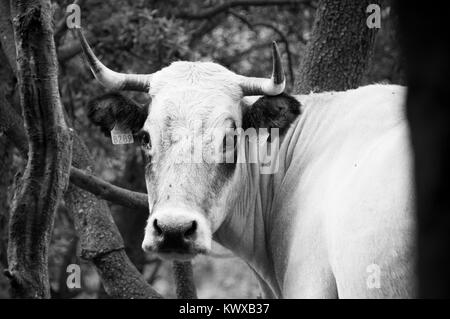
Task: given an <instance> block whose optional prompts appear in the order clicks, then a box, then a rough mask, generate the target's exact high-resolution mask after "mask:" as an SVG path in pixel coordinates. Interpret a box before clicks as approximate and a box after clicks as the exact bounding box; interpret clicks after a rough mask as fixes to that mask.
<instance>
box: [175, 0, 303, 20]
mask: <svg viewBox="0 0 450 319" xmlns="http://www.w3.org/2000/svg"><path fill="white" fill-rule="evenodd" d="M303 2H306V1H303V0H232V1H228V2H224V3H222V4H219V5H217V6H215V7H211V8H207V9H204V10H203V11H200V12H196V13H193V12H183V11H182V12H178V13H177V14H176V15H175V17H176V18H180V19H186V20H201V19H211V18H213V17H214V16H216V15H218V14H219V13H222V12H225V11H228V10H229V9H231V8H235V7H249V6H252V7H264V6H285V5H297V4H300V3H303Z"/></svg>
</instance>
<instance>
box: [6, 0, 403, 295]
mask: <svg viewBox="0 0 450 319" xmlns="http://www.w3.org/2000/svg"><path fill="white" fill-rule="evenodd" d="M70 3H71V1H54V15H55V21H61V20H62V19H63V18H64V14H65V8H66V6H67V5H68V4H70ZM220 4H222V2H221V1H213V0H204V1H181V0H160V1H157V0H153V1H152V0H116V1H103V0H84V1H79V5H80V7H81V25H82V27H83V28H84V31H85V34H86V36H87V38H88V41H89V42H90V43H91V45H92V47H93V49H94V51H95V53H96V55H97V56H98V57H99V58H100V59H101V61H102V62H103V63H104V64H105V65H107V66H108V67H110V68H111V69H114V70H117V71H120V72H135V73H152V72H155V71H157V70H159V69H160V68H162V67H164V66H167V65H168V64H170V63H171V62H173V61H177V60H190V61H214V62H218V63H220V64H222V65H224V66H225V67H227V68H229V69H231V70H233V71H235V72H237V73H239V74H242V75H248V76H268V75H269V73H270V71H271V67H272V66H271V50H270V48H271V46H270V44H271V42H272V41H273V40H276V41H277V42H278V44H279V47H280V51H281V54H282V58H283V60H284V66H285V70H286V73H287V77H288V82H287V84H288V88H287V91H292V89H293V87H294V83H295V79H296V70H297V69H298V65H299V64H300V60H301V58H302V54H303V52H304V50H305V44H306V43H307V42H308V40H309V37H310V34H311V28H312V25H313V19H314V16H315V10H316V8H317V1H314V0H311V1H282V4H279V5H270V6H254V5H252V6H248V7H246V6H236V7H231V8H227V9H226V10H222V11H220V10H219V11H218V12H212V11H211V10H210V8H213V7H214V8H217V6H220ZM396 23H397V19H396V16H394V15H393V13H392V10H391V4H390V1H385V2H384V3H383V5H382V27H381V29H380V30H379V31H378V33H377V35H376V41H375V49H374V52H373V57H372V62H371V64H370V67H369V68H368V69H367V71H366V74H365V75H364V80H363V83H364V84H368V83H375V82H378V83H380V82H382V83H397V84H404V70H403V67H402V65H403V61H402V60H401V58H400V55H399V47H398V41H397V35H396V33H395V30H396V28H395V25H396ZM57 27H58V25H57V24H56V26H55V28H57ZM56 41H57V47H58V48H59V49H58V58H59V62H60V79H59V88H60V93H61V98H62V102H63V105H64V107H65V108H66V111H67V114H68V116H69V121H71V126H72V127H73V128H74V129H75V130H76V131H77V132H78V134H79V135H80V137H81V138H82V139H83V140H84V141H85V142H86V144H87V146H88V148H89V150H90V152H91V154H92V155H93V157H94V162H95V163H96V167H95V171H96V173H97V174H98V176H100V177H101V178H103V179H105V180H106V181H108V182H111V183H113V184H115V185H119V186H121V187H124V188H127V189H130V190H134V191H139V192H145V191H146V189H145V181H144V173H143V164H142V163H143V157H142V154H141V151H140V149H139V147H136V146H134V145H121V146H114V145H112V143H111V141H110V139H108V138H107V137H105V136H104V135H103V134H102V133H101V132H100V130H99V129H98V128H97V127H95V126H93V125H92V124H90V122H89V120H88V119H87V110H86V107H85V106H86V104H87V103H88V101H89V100H91V99H93V98H95V97H97V96H99V95H101V94H103V93H105V91H104V89H103V88H102V87H101V86H100V85H99V84H98V83H97V82H96V81H95V80H94V79H93V77H92V75H91V73H90V72H89V70H88V69H87V67H86V65H85V63H84V62H83V60H82V59H81V56H80V54H79V53H80V51H79V46H78V45H77V41H75V39H74V37H73V36H72V34H71V33H70V32H61V34H60V35H58V34H57V37H56ZM0 54H1V53H0ZM0 58H1V57H0ZM1 85H3V86H11V88H12V87H13V86H14V85H15V83H4V82H3V83H2V84H1ZM127 94H128V95H129V96H130V97H132V98H134V99H135V100H137V101H139V102H141V103H149V102H150V101H149V98H148V97H147V96H145V95H144V94H137V93H135V94H133V93H127ZM25 164H26V162H25V161H24V160H23V159H21V157H20V156H19V155H18V153H16V151H15V150H14V148H13V147H11V146H10V145H8V142H7V141H6V140H5V139H0V177H1V179H0V230H1V231H0V234H1V236H2V238H1V240H0V242H1V247H0V254H1V255H0V257H1V258H0V261H1V263H0V264H1V266H0V268H2V267H5V265H6V245H7V244H6V240H7V231H6V228H7V211H8V210H9V205H10V202H11V193H12V187H11V186H10V185H11V184H13V180H14V173H15V172H21V171H23V169H24V165H25ZM6 167H8V169H7V170H5V169H3V168H6ZM10 167H12V168H13V169H10ZM110 205H111V207H110V208H111V211H112V212H113V217H114V220H115V222H116V224H117V225H118V227H119V229H120V232H121V234H122V236H123V238H124V241H125V244H126V250H127V253H128V255H129V257H130V259H131V260H132V262H133V263H134V264H135V265H136V267H137V268H138V270H140V271H141V272H142V273H143V274H144V276H145V278H146V280H147V281H148V282H149V283H151V284H152V285H153V286H154V288H155V289H156V290H157V291H158V292H159V293H161V294H163V295H164V296H167V297H175V285H174V282H173V273H172V265H171V263H167V262H161V261H160V260H158V259H157V258H155V257H154V256H152V255H148V254H147V255H146V254H144V253H143V251H142V250H141V242H142V239H143V234H144V227H145V221H146V218H147V214H148V213H147V212H146V211H139V210H132V209H129V208H124V207H121V206H117V205H113V204H110ZM214 252H215V253H216V254H218V255H220V256H222V257H220V258H212V257H204V256H202V257H198V258H197V259H195V260H194V276H195V281H196V286H197V290H198V296H199V298H257V297H258V296H259V295H260V290H259V286H258V283H257V282H256V280H255V278H254V276H253V274H252V272H251V270H250V269H249V268H248V266H247V265H246V264H245V263H244V262H243V261H241V260H239V259H238V258H236V257H234V256H233V255H232V253H231V252H228V251H226V250H225V249H224V248H222V247H220V246H218V245H217V246H215V249H214ZM49 263H50V276H51V278H50V279H51V285H52V296H53V297H55V298H102V297H106V295H105V293H104V291H103V289H102V287H101V282H100V277H99V276H98V274H97V273H96V270H95V269H94V267H93V266H91V265H89V264H88V263H86V262H84V261H82V260H81V259H79V258H77V237H76V234H75V230H74V227H73V222H72V220H71V215H70V213H69V212H68V211H67V208H66V207H65V206H64V203H63V204H62V205H61V207H60V208H59V210H58V214H57V217H56V220H55V228H54V236H53V239H52V245H51V251H50V260H49ZM73 263H75V264H79V265H81V267H82V276H81V279H82V285H81V289H73V290H70V289H68V288H67V285H66V278H67V273H66V268H67V265H69V264H73ZM0 270H3V269H0ZM8 285H9V282H8V280H7V279H6V278H5V277H4V276H0V298H8Z"/></svg>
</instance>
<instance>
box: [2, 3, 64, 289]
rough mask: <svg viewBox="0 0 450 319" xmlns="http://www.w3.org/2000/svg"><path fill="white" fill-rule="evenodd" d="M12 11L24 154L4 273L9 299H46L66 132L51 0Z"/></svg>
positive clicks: (14, 6) (19, 7)
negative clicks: (25, 139)
mask: <svg viewBox="0 0 450 319" xmlns="http://www.w3.org/2000/svg"><path fill="white" fill-rule="evenodd" d="M11 9H12V11H13V12H14V15H15V19H14V21H15V23H14V36H15V40H16V52H17V56H18V59H17V61H18V62H17V70H18V71H17V72H18V79H19V91H20V99H21V105H22V109H23V114H24V121H25V129H26V133H27V136H28V145H29V154H28V163H27V167H26V169H25V172H24V174H23V176H22V178H21V180H20V181H19V183H18V187H17V189H16V193H15V196H14V200H13V202H12V209H11V216H10V227H9V242H8V265H9V270H8V272H7V275H8V277H9V278H10V280H11V288H12V295H13V296H14V297H21V298H49V297H50V284H49V279H48V249H49V244H50V238H51V235H52V229H53V220H54V215H55V212H56V208H57V205H58V203H59V200H60V199H61V197H62V195H63V192H64V190H65V188H66V186H67V184H68V176H69V168H70V162H71V138H70V136H71V135H70V133H69V130H68V128H67V125H66V124H65V121H64V116H63V110H62V106H61V102H60V100H59V92H58V79H57V76H58V71H57V60H56V53H55V45H54V42H53V31H52V25H51V21H52V10H51V4H50V1H48V0H47V1H44V0H41V1H17V2H14V4H13V6H12V8H11Z"/></svg>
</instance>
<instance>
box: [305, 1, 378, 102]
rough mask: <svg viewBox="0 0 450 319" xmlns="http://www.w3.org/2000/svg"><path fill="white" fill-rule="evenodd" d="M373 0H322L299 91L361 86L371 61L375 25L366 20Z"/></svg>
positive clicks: (373, 2)
mask: <svg viewBox="0 0 450 319" xmlns="http://www.w3.org/2000/svg"><path fill="white" fill-rule="evenodd" d="M377 2H378V1H374V0H321V1H320V2H319V7H318V9H317V11H316V16H315V20H314V26H313V31H312V35H311V39H310V41H309V43H308V45H307V47H306V53H305V56H304V58H303V60H302V63H301V65H300V68H299V72H298V76H297V79H298V84H297V92H298V93H299V94H308V93H310V92H311V91H313V92H322V91H343V90H348V89H352V88H356V87H358V85H360V81H361V79H362V76H363V74H364V71H365V70H366V68H367V65H368V63H369V60H370V57H371V54H372V48H373V44H374V39H375V33H376V31H375V30H376V28H372V29H370V28H369V27H368V26H367V24H366V20H367V18H368V16H369V14H370V13H366V9H367V6H368V5H369V4H376V3H377Z"/></svg>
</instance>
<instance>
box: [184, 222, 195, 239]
mask: <svg viewBox="0 0 450 319" xmlns="http://www.w3.org/2000/svg"><path fill="white" fill-rule="evenodd" d="M196 230H197V222H196V221H195V220H194V221H192V224H191V227H189V229H188V230H186V231H185V232H184V237H186V238H187V237H191V236H192V235H194V234H195V231H196Z"/></svg>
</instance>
